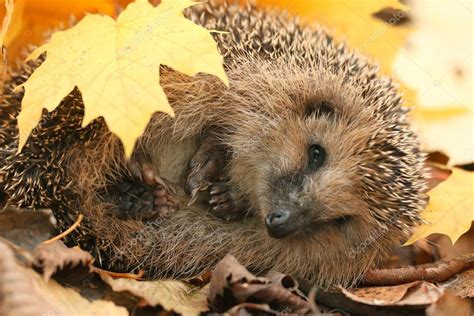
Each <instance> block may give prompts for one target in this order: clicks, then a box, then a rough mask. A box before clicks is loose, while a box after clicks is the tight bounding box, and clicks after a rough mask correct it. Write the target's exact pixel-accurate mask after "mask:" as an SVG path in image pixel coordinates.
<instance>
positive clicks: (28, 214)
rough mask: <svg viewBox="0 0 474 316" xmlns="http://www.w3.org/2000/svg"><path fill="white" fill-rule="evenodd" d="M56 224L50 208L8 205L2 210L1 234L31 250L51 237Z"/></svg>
mask: <svg viewBox="0 0 474 316" xmlns="http://www.w3.org/2000/svg"><path fill="white" fill-rule="evenodd" d="M55 225H56V219H55V218H54V216H53V213H52V212H51V210H49V209H42V210H35V211H33V210H27V209H16V208H13V207H8V208H6V209H5V210H3V211H0V236H2V237H4V238H5V239H8V240H9V241H10V242H12V243H13V244H15V245H17V246H20V247H23V248H26V249H28V250H30V251H33V249H35V247H36V246H37V245H39V244H40V243H41V242H43V241H45V240H47V239H48V238H49V237H50V234H51V231H52V230H53V229H54V226H55Z"/></svg>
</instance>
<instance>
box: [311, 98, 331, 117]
mask: <svg viewBox="0 0 474 316" xmlns="http://www.w3.org/2000/svg"><path fill="white" fill-rule="evenodd" d="M334 112H335V110H334V106H333V105H332V104H331V102H329V101H324V100H323V101H311V102H308V104H307V105H306V108H305V116H316V117H319V116H322V115H324V116H328V117H331V116H333V115H334Z"/></svg>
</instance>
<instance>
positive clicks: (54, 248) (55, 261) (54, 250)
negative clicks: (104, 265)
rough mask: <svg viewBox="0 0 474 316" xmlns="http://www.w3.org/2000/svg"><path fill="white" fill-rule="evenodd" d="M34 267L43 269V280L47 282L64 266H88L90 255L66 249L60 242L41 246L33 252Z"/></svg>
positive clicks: (82, 251)
mask: <svg viewBox="0 0 474 316" xmlns="http://www.w3.org/2000/svg"><path fill="white" fill-rule="evenodd" d="M34 258H35V264H36V266H39V267H42V268H43V278H44V280H45V281H48V280H49V279H50V278H51V276H52V275H53V274H54V273H55V272H56V271H58V270H62V269H64V268H65V267H66V266H70V267H75V266H77V265H83V266H88V265H90V264H91V262H92V256H91V254H90V253H88V252H86V251H84V250H82V249H80V248H78V247H74V248H68V247H66V246H65V245H64V244H63V243H62V242H61V241H55V242H52V243H48V244H42V245H39V246H38V247H36V249H35V251H34Z"/></svg>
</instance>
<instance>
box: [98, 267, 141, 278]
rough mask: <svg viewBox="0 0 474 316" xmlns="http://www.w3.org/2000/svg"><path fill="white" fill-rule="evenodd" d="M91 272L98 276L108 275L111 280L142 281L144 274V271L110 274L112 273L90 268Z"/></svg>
mask: <svg viewBox="0 0 474 316" xmlns="http://www.w3.org/2000/svg"><path fill="white" fill-rule="evenodd" d="M91 271H92V272H95V273H98V274H99V275H108V276H111V277H112V278H122V279H133V280H142V277H143V275H144V274H145V271H143V270H140V271H138V273H136V274H135V273H120V272H112V271H107V270H103V269H100V268H97V267H94V266H91Z"/></svg>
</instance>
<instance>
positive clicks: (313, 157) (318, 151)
mask: <svg viewBox="0 0 474 316" xmlns="http://www.w3.org/2000/svg"><path fill="white" fill-rule="evenodd" d="M325 159H326V150H325V149H324V148H323V147H321V146H320V145H318V144H313V145H311V146H309V167H310V168H311V169H312V170H317V169H319V168H320V167H321V166H322V165H323V164H324V160H325Z"/></svg>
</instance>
